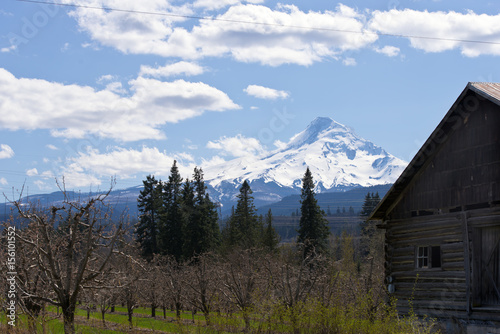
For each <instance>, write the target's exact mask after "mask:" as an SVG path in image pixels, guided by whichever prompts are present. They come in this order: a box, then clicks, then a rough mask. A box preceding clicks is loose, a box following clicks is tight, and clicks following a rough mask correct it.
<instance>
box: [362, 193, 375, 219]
mask: <svg viewBox="0 0 500 334" xmlns="http://www.w3.org/2000/svg"><path fill="white" fill-rule="evenodd" d="M372 209H373V208H372V196H371V195H370V193H367V194H366V196H365V201H364V202H363V207H362V208H361V213H360V215H361V216H368V215H369V214H370V213H371V212H372Z"/></svg>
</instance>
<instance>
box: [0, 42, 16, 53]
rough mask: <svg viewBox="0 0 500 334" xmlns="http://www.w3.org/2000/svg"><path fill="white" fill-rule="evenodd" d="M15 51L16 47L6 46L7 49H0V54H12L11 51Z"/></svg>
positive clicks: (13, 45)
mask: <svg viewBox="0 0 500 334" xmlns="http://www.w3.org/2000/svg"><path fill="white" fill-rule="evenodd" d="M15 50H17V45H15V44H12V45H11V46H7V47H4V48H1V49H0V52H2V53H9V52H12V51H15Z"/></svg>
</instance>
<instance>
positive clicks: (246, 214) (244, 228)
mask: <svg viewBox="0 0 500 334" xmlns="http://www.w3.org/2000/svg"><path fill="white" fill-rule="evenodd" d="M231 220H232V222H231V223H230V224H231V225H230V228H232V229H233V231H231V232H230V235H232V238H233V243H232V245H236V244H237V245H239V246H241V247H242V248H244V249H248V248H252V247H256V246H257V245H258V242H259V237H260V233H259V231H260V228H259V220H258V217H257V214H256V209H255V206H254V204H253V196H252V189H250V185H249V184H248V182H247V181H246V180H245V181H244V182H243V184H242V186H241V188H240V193H239V195H238V203H237V204H236V210H235V211H234V215H233V216H232V219H231Z"/></svg>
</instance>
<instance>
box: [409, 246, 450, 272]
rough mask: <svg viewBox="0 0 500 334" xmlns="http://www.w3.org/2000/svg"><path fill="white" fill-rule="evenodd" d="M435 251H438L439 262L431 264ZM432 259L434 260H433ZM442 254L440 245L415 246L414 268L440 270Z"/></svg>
mask: <svg viewBox="0 0 500 334" xmlns="http://www.w3.org/2000/svg"><path fill="white" fill-rule="evenodd" d="M436 251H437V252H439V258H438V259H439V264H433V262H437V261H435V260H436V258H433V257H434V256H436V254H435V253H436ZM433 260H434V261H433ZM442 268H443V254H442V250H441V245H425V246H415V269H417V270H442Z"/></svg>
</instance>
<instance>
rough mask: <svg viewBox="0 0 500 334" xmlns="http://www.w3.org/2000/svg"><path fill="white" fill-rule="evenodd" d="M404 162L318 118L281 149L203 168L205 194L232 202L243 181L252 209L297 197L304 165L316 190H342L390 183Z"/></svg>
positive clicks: (326, 120) (352, 133)
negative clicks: (247, 186) (207, 191)
mask: <svg viewBox="0 0 500 334" xmlns="http://www.w3.org/2000/svg"><path fill="white" fill-rule="evenodd" d="M406 165H407V163H406V162H405V161H403V160H401V159H398V158H396V157H395V156H393V155H391V154H389V153H387V152H386V151H385V150H384V149H382V148H381V147H379V146H376V145H375V144H373V143H371V142H370V141H368V140H365V139H363V138H361V137H359V136H357V135H356V134H355V133H354V132H353V131H352V130H351V129H350V128H349V127H347V126H345V125H342V124H340V123H338V122H336V121H334V120H333V119H331V118H328V117H318V118H316V119H314V120H313V121H312V122H311V124H309V126H308V127H307V128H306V129H305V130H304V131H302V132H300V133H298V134H296V135H295V136H293V137H292V138H291V139H290V141H289V142H288V143H287V144H286V146H285V147H284V148H281V149H279V150H276V151H273V152H271V153H269V154H268V155H267V156H264V157H262V158H260V159H256V158H245V157H244V158H238V159H234V160H231V161H228V162H225V163H223V164H220V165H216V166H211V167H209V168H206V169H205V170H204V172H205V180H206V182H207V184H209V186H210V188H211V189H210V190H211V193H212V194H213V195H215V197H217V200H219V201H220V202H221V203H222V204H225V203H229V202H234V201H235V196H236V195H237V194H238V190H239V187H240V186H241V184H242V183H243V181H244V180H248V181H249V182H250V186H251V188H252V190H253V192H254V194H253V195H254V197H255V202H256V204H257V205H261V204H268V203H271V202H277V201H279V200H281V198H282V197H284V196H287V195H291V194H297V193H300V189H301V185H302V181H301V179H302V177H303V175H304V172H305V170H306V167H309V169H310V170H311V172H312V174H313V179H314V182H315V184H316V191H317V192H325V191H329V192H330V191H346V190H349V189H352V188H356V187H368V186H374V185H380V184H388V183H394V181H396V179H397V178H398V176H399V174H400V173H401V172H402V171H403V170H404V168H405V167H406Z"/></svg>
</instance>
